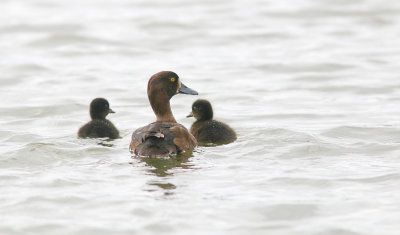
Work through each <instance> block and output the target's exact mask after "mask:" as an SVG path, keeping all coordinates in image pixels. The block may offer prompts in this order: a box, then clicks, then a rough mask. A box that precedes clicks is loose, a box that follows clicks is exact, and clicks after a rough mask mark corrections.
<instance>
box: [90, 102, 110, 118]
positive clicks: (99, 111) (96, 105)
mask: <svg viewBox="0 0 400 235" xmlns="http://www.w3.org/2000/svg"><path fill="white" fill-rule="evenodd" d="M109 113H115V112H114V111H113V110H112V109H110V104H109V103H108V101H107V100H106V99H104V98H96V99H94V100H92V102H91V103H90V117H91V118H92V119H105V118H106V116H107V115H108V114H109Z"/></svg>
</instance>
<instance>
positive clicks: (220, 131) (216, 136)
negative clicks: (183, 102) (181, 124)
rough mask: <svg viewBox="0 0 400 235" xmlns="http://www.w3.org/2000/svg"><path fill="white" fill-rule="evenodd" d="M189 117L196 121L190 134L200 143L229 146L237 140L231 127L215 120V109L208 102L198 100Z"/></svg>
mask: <svg viewBox="0 0 400 235" xmlns="http://www.w3.org/2000/svg"><path fill="white" fill-rule="evenodd" d="M187 117H194V118H195V119H196V121H195V122H194V123H193V124H192V126H191V128H190V133H191V134H192V135H193V136H194V137H195V138H196V140H197V141H198V142H200V143H213V144H228V143H231V142H233V141H235V140H236V139H237V137H236V133H235V131H234V130H233V129H232V128H231V127H230V126H228V125H227V124H225V123H223V122H219V121H216V120H213V109H212V107H211V103H210V102H209V101H208V100H203V99H198V100H196V101H195V102H194V103H193V105H192V112H191V113H190V114H189V115H188V116H187Z"/></svg>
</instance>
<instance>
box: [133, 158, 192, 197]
mask: <svg viewBox="0 0 400 235" xmlns="http://www.w3.org/2000/svg"><path fill="white" fill-rule="evenodd" d="M192 156H193V154H192V152H189V151H187V152H184V153H180V154H177V155H175V156H170V157H167V158H150V157H139V156H133V157H132V158H133V159H137V160H138V161H139V162H143V163H145V164H146V165H147V166H149V167H150V168H149V169H148V170H147V171H148V172H150V173H151V174H154V175H155V176H157V177H161V178H164V179H163V180H160V179H157V180H152V181H150V182H149V183H148V184H149V185H151V186H157V187H159V188H161V189H163V190H166V192H165V195H171V194H173V193H172V192H171V190H173V189H175V188H176V186H175V185H174V184H171V183H169V182H166V181H165V180H166V179H165V177H168V176H173V175H174V172H173V171H171V169H174V168H181V169H190V168H191V167H192V166H193V165H192V164H189V163H188V162H189V158H190V157H192ZM149 191H152V190H149Z"/></svg>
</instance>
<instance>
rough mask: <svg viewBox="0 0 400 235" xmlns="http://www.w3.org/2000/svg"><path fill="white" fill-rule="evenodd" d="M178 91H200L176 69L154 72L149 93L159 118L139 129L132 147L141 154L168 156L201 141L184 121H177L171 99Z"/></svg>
mask: <svg viewBox="0 0 400 235" xmlns="http://www.w3.org/2000/svg"><path fill="white" fill-rule="evenodd" d="M176 94H188V95H197V94H198V93H197V91H195V90H192V89H191V88H189V87H187V86H185V85H184V84H183V83H182V82H181V80H180V78H179V77H178V75H177V74H176V73H174V72H172V71H162V72H159V73H156V74H154V75H153V76H152V77H151V78H150V79H149V83H148V85H147V95H148V98H149V101H150V105H151V108H152V109H153V112H154V114H155V115H156V121H155V122H153V123H150V124H149V125H147V126H144V127H141V128H139V129H137V130H135V131H134V132H133V134H132V140H131V144H130V146H129V149H130V151H131V153H134V154H135V155H137V156H149V157H167V156H169V155H170V154H177V153H180V152H183V151H186V150H190V149H193V148H194V147H195V146H196V145H197V141H196V139H195V138H194V136H193V135H192V134H190V133H189V131H188V130H187V129H186V127H184V126H183V125H182V124H179V123H177V122H176V120H175V118H174V115H173V114H172V111H171V106H170V102H169V101H170V99H171V98H172V97H173V96H174V95H176Z"/></svg>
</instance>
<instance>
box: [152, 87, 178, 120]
mask: <svg viewBox="0 0 400 235" xmlns="http://www.w3.org/2000/svg"><path fill="white" fill-rule="evenodd" d="M149 100H150V104H151V108H152V109H153V111H154V114H155V115H156V117H157V122H176V120H175V118H174V115H173V114H172V111H171V105H170V104H169V100H170V97H169V96H168V95H167V94H166V93H163V92H162V93H158V94H157V95H152V94H149Z"/></svg>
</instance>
